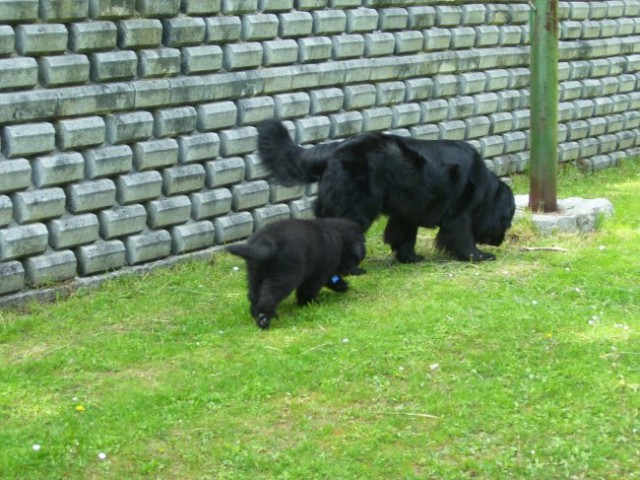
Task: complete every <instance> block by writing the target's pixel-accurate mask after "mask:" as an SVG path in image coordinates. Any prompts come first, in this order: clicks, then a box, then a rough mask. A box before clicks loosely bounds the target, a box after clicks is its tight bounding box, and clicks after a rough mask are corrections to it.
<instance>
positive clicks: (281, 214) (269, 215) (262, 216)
mask: <svg viewBox="0 0 640 480" xmlns="http://www.w3.org/2000/svg"><path fill="white" fill-rule="evenodd" d="M251 215H253V225H254V228H255V229H256V230H260V229H261V228H262V227H264V226H265V225H268V224H270V223H274V222H277V221H279V220H285V219H287V218H290V217H291V214H290V212H289V207H288V206H287V205H285V204H282V203H280V204H278V205H267V206H266V207H260V208H256V209H255V210H253V211H252V212H251Z"/></svg>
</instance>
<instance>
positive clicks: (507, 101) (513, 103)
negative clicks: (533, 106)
mask: <svg viewBox="0 0 640 480" xmlns="http://www.w3.org/2000/svg"><path fill="white" fill-rule="evenodd" d="M496 95H497V96H498V109H497V110H498V111H499V112H509V111H511V110H515V109H517V108H520V103H521V98H522V95H521V93H520V92H519V91H518V90H503V91H501V92H497V93H496Z"/></svg>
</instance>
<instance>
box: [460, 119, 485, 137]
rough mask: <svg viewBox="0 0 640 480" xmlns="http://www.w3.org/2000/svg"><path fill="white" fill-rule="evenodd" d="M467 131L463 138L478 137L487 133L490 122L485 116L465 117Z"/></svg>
mask: <svg viewBox="0 0 640 480" xmlns="http://www.w3.org/2000/svg"><path fill="white" fill-rule="evenodd" d="M464 123H465V124H466V125H467V132H466V134H465V138H467V139H469V138H480V137H486V136H487V135H489V131H490V130H491V122H490V121H489V119H488V118H487V117H473V118H467V119H465V121H464Z"/></svg>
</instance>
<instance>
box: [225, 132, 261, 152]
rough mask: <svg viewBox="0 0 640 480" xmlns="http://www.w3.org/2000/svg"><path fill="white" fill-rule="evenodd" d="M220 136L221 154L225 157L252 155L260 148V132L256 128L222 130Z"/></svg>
mask: <svg viewBox="0 0 640 480" xmlns="http://www.w3.org/2000/svg"><path fill="white" fill-rule="evenodd" d="M218 135H219V136H220V152H221V154H222V155H223V156H225V157H227V156H232V155H238V154H243V153H251V152H253V151H255V149H256V148H257V146H258V131H257V130H256V128H255V127H241V128H236V129H233V130H222V131H220V132H219V133H218Z"/></svg>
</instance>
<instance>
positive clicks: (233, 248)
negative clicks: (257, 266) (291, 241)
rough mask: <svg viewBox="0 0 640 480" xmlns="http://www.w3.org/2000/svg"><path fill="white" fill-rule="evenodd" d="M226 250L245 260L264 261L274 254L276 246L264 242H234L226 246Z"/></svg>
mask: <svg viewBox="0 0 640 480" xmlns="http://www.w3.org/2000/svg"><path fill="white" fill-rule="evenodd" d="M227 252H229V253H232V254H233V255H237V256H239V257H242V258H244V259H245V260H257V261H260V262H266V261H267V260H270V259H271V258H273V256H274V255H275V253H276V246H275V245H273V244H271V243H266V242H261V243H257V244H249V243H235V244H233V245H228V246H227Z"/></svg>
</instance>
